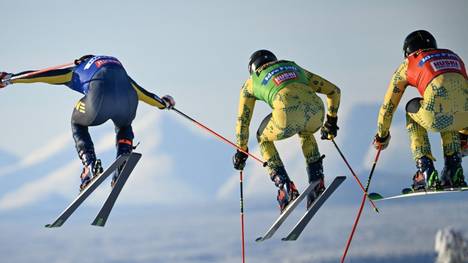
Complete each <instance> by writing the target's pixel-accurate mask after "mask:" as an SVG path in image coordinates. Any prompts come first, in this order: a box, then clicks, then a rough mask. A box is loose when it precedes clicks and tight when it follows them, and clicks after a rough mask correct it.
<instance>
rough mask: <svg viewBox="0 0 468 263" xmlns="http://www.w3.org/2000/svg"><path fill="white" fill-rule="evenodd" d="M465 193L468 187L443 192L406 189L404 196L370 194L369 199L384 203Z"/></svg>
mask: <svg viewBox="0 0 468 263" xmlns="http://www.w3.org/2000/svg"><path fill="white" fill-rule="evenodd" d="M463 191H468V187H457V188H447V189H441V190H426V191H416V192H415V191H413V190H411V189H410V188H404V189H403V190H402V191H401V192H402V194H399V195H393V196H389V197H385V196H383V195H381V194H379V193H370V194H369V198H370V199H372V200H374V201H383V200H390V199H398V198H405V197H415V196H426V195H435V194H447V193H459V192H463Z"/></svg>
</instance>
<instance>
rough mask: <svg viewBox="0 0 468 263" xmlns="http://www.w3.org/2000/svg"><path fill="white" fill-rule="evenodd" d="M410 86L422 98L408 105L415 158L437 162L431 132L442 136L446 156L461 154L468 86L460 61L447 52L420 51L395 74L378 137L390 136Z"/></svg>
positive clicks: (466, 122) (467, 120) (467, 124)
mask: <svg viewBox="0 0 468 263" xmlns="http://www.w3.org/2000/svg"><path fill="white" fill-rule="evenodd" d="M407 86H413V87H416V88H417V89H418V91H419V93H420V94H421V96H422V98H415V99H413V100H411V101H410V102H409V103H408V104H407V105H406V111H407V113H406V127H407V130H408V133H409V137H410V141H411V151H412V153H413V158H414V159H415V160H416V159H419V158H421V157H422V156H427V157H429V158H431V159H433V160H435V158H434V157H433V156H432V152H431V146H430V144H429V138H428V135H427V131H433V132H440V134H441V137H442V145H443V150H444V155H446V156H447V155H453V154H458V153H460V139H459V135H458V132H461V133H465V134H468V133H467V131H468V130H467V127H468V85H467V75H466V70H465V66H464V64H463V61H462V60H461V58H460V57H458V56H457V55H456V54H455V53H453V52H452V51H450V50H446V49H427V50H419V51H416V52H414V53H412V54H410V55H409V56H408V58H406V59H405V61H403V63H402V64H401V65H400V66H399V67H398V69H397V70H396V72H395V73H394V74H393V77H392V80H391V82H390V85H389V87H388V90H387V93H386V95H385V99H384V102H383V104H382V107H381V109H380V113H379V118H378V135H379V136H380V137H385V136H387V134H388V132H389V129H390V125H391V121H392V117H393V113H394V112H395V110H396V108H397V106H398V104H399V102H400V99H401V97H402V96H403V93H404V91H405V89H406V87H407Z"/></svg>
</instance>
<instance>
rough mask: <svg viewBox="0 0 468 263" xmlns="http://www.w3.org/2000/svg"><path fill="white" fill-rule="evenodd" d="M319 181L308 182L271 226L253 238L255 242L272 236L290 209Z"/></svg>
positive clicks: (290, 211) (289, 212)
mask: <svg viewBox="0 0 468 263" xmlns="http://www.w3.org/2000/svg"><path fill="white" fill-rule="evenodd" d="M318 183H319V182H316V183H315V184H313V185H312V184H309V185H308V186H307V188H306V189H305V190H304V192H302V194H301V195H300V196H299V197H298V198H296V199H295V200H294V201H293V202H292V203H291V204H290V205H289V206H288V207H287V208H286V210H285V211H284V212H283V213H281V215H280V216H279V217H278V218H277V219H276V220H275V222H273V224H272V225H271V227H270V228H269V229H268V230H267V232H265V234H264V235H263V236H260V237H258V238H257V239H255V242H262V241H265V240H268V239H270V238H271V237H273V235H274V234H275V233H276V231H277V230H278V229H279V228H280V226H281V225H282V224H283V223H284V221H286V219H287V218H288V217H289V215H290V214H291V213H292V211H293V210H294V209H295V208H296V207H297V206H298V205H299V204H300V203H301V202H302V200H304V199H305V198H306V196H307V195H308V194H309V193H310V192H311V191H312V190H313V189H314V188H315V187H316V186H317V184H318Z"/></svg>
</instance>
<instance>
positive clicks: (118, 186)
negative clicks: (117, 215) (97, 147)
mask: <svg viewBox="0 0 468 263" xmlns="http://www.w3.org/2000/svg"><path fill="white" fill-rule="evenodd" d="M140 158H141V154H140V153H133V152H132V153H131V154H130V156H129V157H128V159H127V161H126V162H125V166H124V167H123V169H122V171H121V172H120V175H119V177H118V179H117V182H116V183H115V185H114V187H113V188H112V191H111V192H110V194H109V196H108V197H107V200H106V202H105V203H104V205H103V206H102V208H101V210H100V211H99V213H98V215H97V216H96V218H95V219H94V221H93V223H91V225H93V226H102V227H103V226H104V225H105V224H106V222H107V219H108V218H109V215H110V213H111V211H112V208H113V207H114V204H115V201H117V198H118V197H119V194H120V192H121V191H122V188H123V187H124V185H125V183H126V182H127V179H128V177H129V176H130V174H131V173H132V171H133V169H134V168H135V166H136V165H137V163H138V161H139V160H140Z"/></svg>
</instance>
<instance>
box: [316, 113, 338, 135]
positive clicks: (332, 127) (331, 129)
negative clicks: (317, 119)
mask: <svg viewBox="0 0 468 263" xmlns="http://www.w3.org/2000/svg"><path fill="white" fill-rule="evenodd" d="M337 121H338V117H332V116H330V115H328V114H327V121H325V123H324V124H323V126H322V129H320V133H321V134H322V137H320V138H321V139H322V140H331V139H333V138H335V137H336V133H337V131H338V129H339V128H338V126H337V125H336V123H337Z"/></svg>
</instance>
